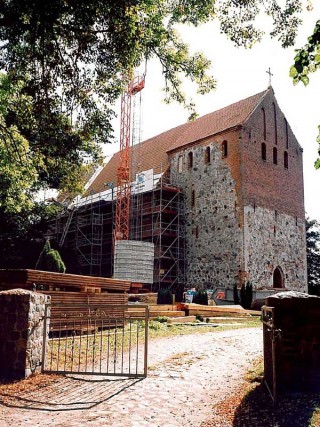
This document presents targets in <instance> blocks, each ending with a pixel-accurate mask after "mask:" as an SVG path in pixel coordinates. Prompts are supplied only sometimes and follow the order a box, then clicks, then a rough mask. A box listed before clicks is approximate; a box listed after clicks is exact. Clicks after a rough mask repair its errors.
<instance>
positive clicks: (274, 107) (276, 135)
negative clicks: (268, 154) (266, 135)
mask: <svg viewBox="0 0 320 427" xmlns="http://www.w3.org/2000/svg"><path fill="white" fill-rule="evenodd" d="M272 106H273V124H274V143H275V144H278V129H277V127H278V126H277V110H276V105H275V103H274V102H273V103H272Z"/></svg>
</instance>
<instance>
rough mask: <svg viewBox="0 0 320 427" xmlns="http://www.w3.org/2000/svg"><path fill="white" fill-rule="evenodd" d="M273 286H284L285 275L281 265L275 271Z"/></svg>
mask: <svg viewBox="0 0 320 427" xmlns="http://www.w3.org/2000/svg"><path fill="white" fill-rule="evenodd" d="M273 287H274V288H284V275H283V271H282V269H281V267H277V268H276V269H275V270H274V272H273Z"/></svg>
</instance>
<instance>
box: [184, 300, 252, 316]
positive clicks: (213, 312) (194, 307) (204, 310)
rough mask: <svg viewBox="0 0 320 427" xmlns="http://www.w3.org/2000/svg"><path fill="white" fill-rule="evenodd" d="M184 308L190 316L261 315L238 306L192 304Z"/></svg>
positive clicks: (185, 305)
mask: <svg viewBox="0 0 320 427" xmlns="http://www.w3.org/2000/svg"><path fill="white" fill-rule="evenodd" d="M183 307H184V309H185V310H186V312H187V313H188V314H189V315H190V316H196V315H201V316H205V317H219V316H222V317H228V316H232V317H246V316H252V315H258V316H259V315H260V311H253V310H245V309H244V308H242V307H241V306H236V305H220V306H217V305H215V306H209V305H201V304H193V303H190V304H183Z"/></svg>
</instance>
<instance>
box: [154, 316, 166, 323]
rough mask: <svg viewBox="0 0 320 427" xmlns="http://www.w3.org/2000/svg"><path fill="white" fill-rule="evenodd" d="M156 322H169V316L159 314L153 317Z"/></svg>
mask: <svg viewBox="0 0 320 427" xmlns="http://www.w3.org/2000/svg"><path fill="white" fill-rule="evenodd" d="M153 321H154V322H159V323H166V322H168V317H167V316H157V317H155V318H154V319H153Z"/></svg>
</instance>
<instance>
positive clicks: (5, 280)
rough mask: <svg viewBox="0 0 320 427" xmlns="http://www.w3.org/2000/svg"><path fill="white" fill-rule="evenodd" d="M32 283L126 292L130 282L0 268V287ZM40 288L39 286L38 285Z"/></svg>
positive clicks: (56, 287) (92, 290) (52, 288)
mask: <svg viewBox="0 0 320 427" xmlns="http://www.w3.org/2000/svg"><path fill="white" fill-rule="evenodd" d="M34 285H36V287H37V286H39V285H41V286H45V287H48V290H59V289H61V288H63V289H66V290H68V291H69V290H70V291H78V292H79V291H80V292H93V293H99V292H105V291H107V292H128V291H129V289H130V285H131V282H130V281H127V280H118V279H110V278H106V277H94V276H81V275H77V274H65V273H53V272H50V271H40V270H0V289H1V290H7V289H13V288H17V287H19V288H23V289H30V290H33V289H34ZM39 289H40V287H39Z"/></svg>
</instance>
